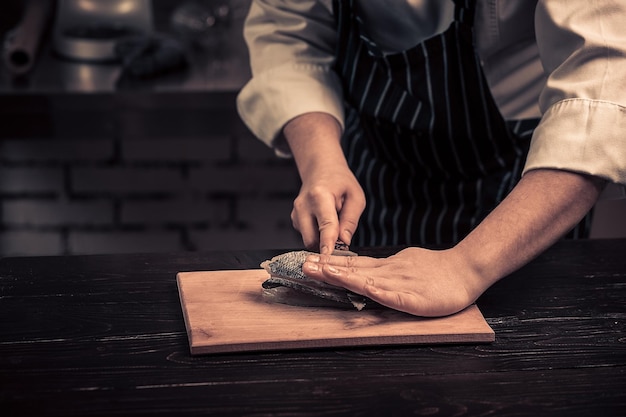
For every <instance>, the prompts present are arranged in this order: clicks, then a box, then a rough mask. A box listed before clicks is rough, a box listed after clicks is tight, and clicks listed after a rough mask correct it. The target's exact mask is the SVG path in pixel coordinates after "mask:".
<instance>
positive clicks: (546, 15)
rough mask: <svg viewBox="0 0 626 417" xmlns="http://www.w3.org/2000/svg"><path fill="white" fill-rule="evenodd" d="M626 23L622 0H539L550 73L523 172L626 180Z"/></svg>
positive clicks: (542, 47)
mask: <svg viewBox="0 0 626 417" xmlns="http://www.w3.org/2000/svg"><path fill="white" fill-rule="evenodd" d="M625 24H626V3H625V2H624V1H623V0H591V1H590V0H543V1H539V2H538V5H537V10H536V15H535V30H536V34H537V43H538V45H539V51H540V55H541V60H542V64H543V66H544V70H545V71H546V74H547V77H548V78H547V83H546V86H545V88H544V89H543V91H542V93H541V96H540V99H539V106H540V109H541V111H542V114H543V115H542V119H541V122H540V124H539V126H538V127H537V129H536V130H535V133H534V135H533V139H532V142H531V147H530V151H529V154H528V158H527V161H526V166H525V168H524V172H527V171H529V170H533V169H540V168H554V169H562V170H569V171H574V172H579V173H584V174H590V175H594V176H597V177H601V178H604V179H606V180H609V181H611V182H616V183H620V184H626V30H624V26H625Z"/></svg>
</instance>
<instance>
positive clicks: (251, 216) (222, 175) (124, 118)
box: [0, 93, 301, 256]
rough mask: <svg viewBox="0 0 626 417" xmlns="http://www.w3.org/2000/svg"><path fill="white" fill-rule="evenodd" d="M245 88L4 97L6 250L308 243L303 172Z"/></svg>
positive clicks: (0, 137) (2, 238)
mask: <svg viewBox="0 0 626 417" xmlns="http://www.w3.org/2000/svg"><path fill="white" fill-rule="evenodd" d="M234 97H235V96H234V94H222V95H219V94H217V95H207V94H200V93H198V94H160V95H148V94H115V95H89V96H81V95H63V96H51V97H20V96H14V97H10V96H9V97H2V100H1V101H0V112H1V114H2V116H1V117H0V126H1V128H0V210H1V220H0V255H1V256H15V255H58V254H96V253H121V252H148V251H149V252H167V251H189V250H212V249H221V248H227V249H258V248H292V247H298V246H300V245H301V242H300V238H299V236H298V235H297V234H296V233H295V232H294V231H293V230H292V227H291V223H290V219H289V214H290V211H291V204H292V201H293V198H294V197H295V195H296V193H297V190H298V187H299V180H298V176H297V171H296V170H295V167H294V165H293V163H292V161H290V160H281V159H279V158H277V157H276V156H275V155H274V154H273V152H272V151H271V150H269V149H268V148H267V147H265V145H263V144H261V143H260V142H258V141H257V140H256V139H254V138H253V137H252V135H251V134H250V133H249V132H248V131H247V130H246V129H245V127H244V126H243V125H242V123H241V122H240V120H239V118H238V116H237V114H236V111H235V108H234Z"/></svg>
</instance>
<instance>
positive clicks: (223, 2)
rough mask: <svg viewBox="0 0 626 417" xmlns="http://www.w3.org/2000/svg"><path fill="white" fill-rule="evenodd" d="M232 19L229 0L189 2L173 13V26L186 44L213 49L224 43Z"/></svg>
mask: <svg viewBox="0 0 626 417" xmlns="http://www.w3.org/2000/svg"><path fill="white" fill-rule="evenodd" d="M231 17H232V13H231V5H230V2H229V1H228V0H205V1H198V0H196V1H187V2H184V3H182V4H180V5H179V6H178V7H177V8H176V9H175V10H174V12H173V13H172V17H171V26H172V29H173V30H174V32H175V33H177V34H178V35H179V36H180V37H181V38H182V39H184V40H185V41H186V42H188V43H190V44H192V45H194V46H197V47H200V48H205V49H211V48H215V47H216V46H218V45H219V44H220V43H222V42H223V41H224V39H223V37H224V36H225V33H226V29H227V28H228V27H229V25H230V23H231Z"/></svg>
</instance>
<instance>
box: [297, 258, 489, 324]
mask: <svg viewBox="0 0 626 417" xmlns="http://www.w3.org/2000/svg"><path fill="white" fill-rule="evenodd" d="M303 271H304V273H305V274H306V275H307V276H309V277H310V278H313V279H318V280H321V281H324V282H327V283H328V284H333V285H337V286H340V287H344V288H347V289H349V290H350V291H353V292H355V293H358V294H361V295H364V296H366V297H369V298H371V299H372V300H374V301H376V302H378V303H380V304H383V305H385V306H387V307H390V308H393V309H395V310H400V311H404V312H406V313H409V314H413V315H417V316H424V317H436V316H445V315H449V314H453V313H456V312H458V311H460V310H462V309H464V308H465V307H467V306H469V305H470V304H472V303H473V302H474V301H475V300H476V299H477V298H478V297H479V296H480V295H481V294H482V292H483V291H485V290H486V288H482V287H483V285H481V280H480V279H479V277H476V276H475V275H476V274H475V273H473V272H472V270H471V268H469V267H468V266H467V265H466V264H465V262H464V261H463V259H462V258H461V257H460V256H458V255H456V253H455V252H454V250H453V249H449V250H440V251H433V250H427V249H422V248H407V249H404V250H402V251H400V252H398V253H397V254H395V255H393V256H390V257H388V258H382V259H378V258H371V257H367V256H330V255H317V254H315V255H310V256H309V257H308V258H307V261H306V262H305V263H304V265H303Z"/></svg>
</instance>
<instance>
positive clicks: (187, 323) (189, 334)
mask: <svg viewBox="0 0 626 417" xmlns="http://www.w3.org/2000/svg"><path fill="white" fill-rule="evenodd" d="M184 274H186V272H178V273H177V274H176V286H177V287H178V299H179V300H180V307H181V310H182V311H183V319H184V321H185V333H187V342H188V344H189V351H190V353H191V354H192V355H193V354H194V353H193V350H194V348H193V332H190V331H189V329H190V328H191V321H190V319H189V314H188V313H187V308H185V300H184V294H183V292H184V289H183V286H182V281H181V277H182V275H184Z"/></svg>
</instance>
